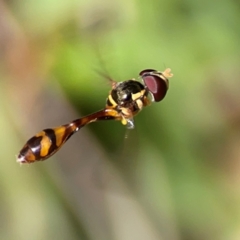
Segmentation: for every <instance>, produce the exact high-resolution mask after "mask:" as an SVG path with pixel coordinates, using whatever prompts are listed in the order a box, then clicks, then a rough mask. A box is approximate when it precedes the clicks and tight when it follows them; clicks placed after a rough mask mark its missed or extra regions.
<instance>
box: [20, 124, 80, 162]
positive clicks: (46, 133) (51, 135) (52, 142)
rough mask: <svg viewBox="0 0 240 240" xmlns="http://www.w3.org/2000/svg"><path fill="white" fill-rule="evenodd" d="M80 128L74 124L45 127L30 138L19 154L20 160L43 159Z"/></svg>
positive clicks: (55, 150)
mask: <svg viewBox="0 0 240 240" xmlns="http://www.w3.org/2000/svg"><path fill="white" fill-rule="evenodd" d="M77 130H78V129H77V128H76V126H75V125H74V124H68V125H63V126H60V127H56V128H49V129H45V130H43V131H41V132H39V133H38V134H36V135H35V136H34V137H32V138H30V139H29V140H28V141H27V143H26V144H25V145H24V146H23V148H22V150H21V151H20V153H19V155H18V160H17V161H18V162H20V163H33V162H36V161H43V160H45V159H47V158H49V157H50V156H51V155H53V154H54V153H55V152H57V151H58V150H59V149H60V148H61V146H62V145H63V144H64V143H65V142H66V141H67V140H68V139H69V138H70V137H71V135H72V134H73V133H75V132H76V131H77Z"/></svg>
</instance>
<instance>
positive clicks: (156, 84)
mask: <svg viewBox="0 0 240 240" xmlns="http://www.w3.org/2000/svg"><path fill="white" fill-rule="evenodd" d="M139 75H140V78H141V79H142V83H141V82H139V81H137V80H135V79H131V80H126V81H123V82H115V81H113V80H110V81H111V84H112V89H111V91H110V93H109V95H108V98H107V102H106V106H105V108H104V109H102V110H100V111H98V112H95V113H92V114H90V115H88V116H85V117H82V118H79V119H76V120H74V121H72V122H70V123H68V124H65V125H62V126H59V127H55V128H48V129H44V130H42V131H41V132H39V133H37V134H36V135H35V136H33V137H32V138H30V139H29V140H28V141H27V142H26V144H25V145H24V146H23V148H22V149H21V151H20V153H19V154H18V156H17V162H19V163H34V162H37V161H43V160H46V159H48V158H49V157H50V156H52V155H53V154H55V153H56V152H57V151H58V150H59V149H60V148H61V147H62V146H63V144H64V143H65V142H66V141H67V140H68V139H69V138H70V137H71V136H72V135H73V134H74V133H76V132H77V131H78V130H79V129H80V128H82V127H84V126H85V125H87V124H89V123H92V122H96V121H100V120H119V121H121V123H122V124H123V125H126V127H127V128H129V129H132V128H134V120H133V118H134V116H135V115H136V114H137V113H139V112H140V111H141V110H142V108H143V107H145V106H148V105H150V104H151V102H159V101H161V100H162V99H163V98H164V97H165V95H166V93H167V90H168V87H169V82H168V78H170V77H172V76H173V74H172V73H171V69H169V68H167V69H166V70H165V71H163V72H159V71H157V70H153V69H145V70H143V71H141V72H140V73H139Z"/></svg>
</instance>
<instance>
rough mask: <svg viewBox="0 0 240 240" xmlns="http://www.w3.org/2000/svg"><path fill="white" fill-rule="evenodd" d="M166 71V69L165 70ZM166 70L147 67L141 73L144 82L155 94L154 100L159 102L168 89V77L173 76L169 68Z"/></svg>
mask: <svg viewBox="0 0 240 240" xmlns="http://www.w3.org/2000/svg"><path fill="white" fill-rule="evenodd" d="M165 72H166V70H165ZM165 72H163V73H162V72H158V71H157V70H153V69H145V70H143V71H141V72H140V73H139V75H140V76H141V77H142V79H143V82H144V84H145V86H146V87H147V89H148V90H149V92H150V93H151V94H152V95H153V98H154V101H155V102H159V101H161V100H162V99H163V98H164V97H165V95H166V93H167V90H168V79H167V77H171V75H170V71H169V70H168V71H167V72H166V73H168V74H164V73H165Z"/></svg>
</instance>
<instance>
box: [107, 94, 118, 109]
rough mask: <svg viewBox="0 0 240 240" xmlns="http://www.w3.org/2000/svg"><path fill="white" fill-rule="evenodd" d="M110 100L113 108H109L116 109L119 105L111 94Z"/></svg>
mask: <svg viewBox="0 0 240 240" xmlns="http://www.w3.org/2000/svg"><path fill="white" fill-rule="evenodd" d="M108 100H109V102H110V103H111V104H112V106H109V107H112V108H114V107H116V106H117V105H118V104H117V103H116V102H115V101H114V99H113V98H112V95H111V94H109V96H108Z"/></svg>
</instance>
